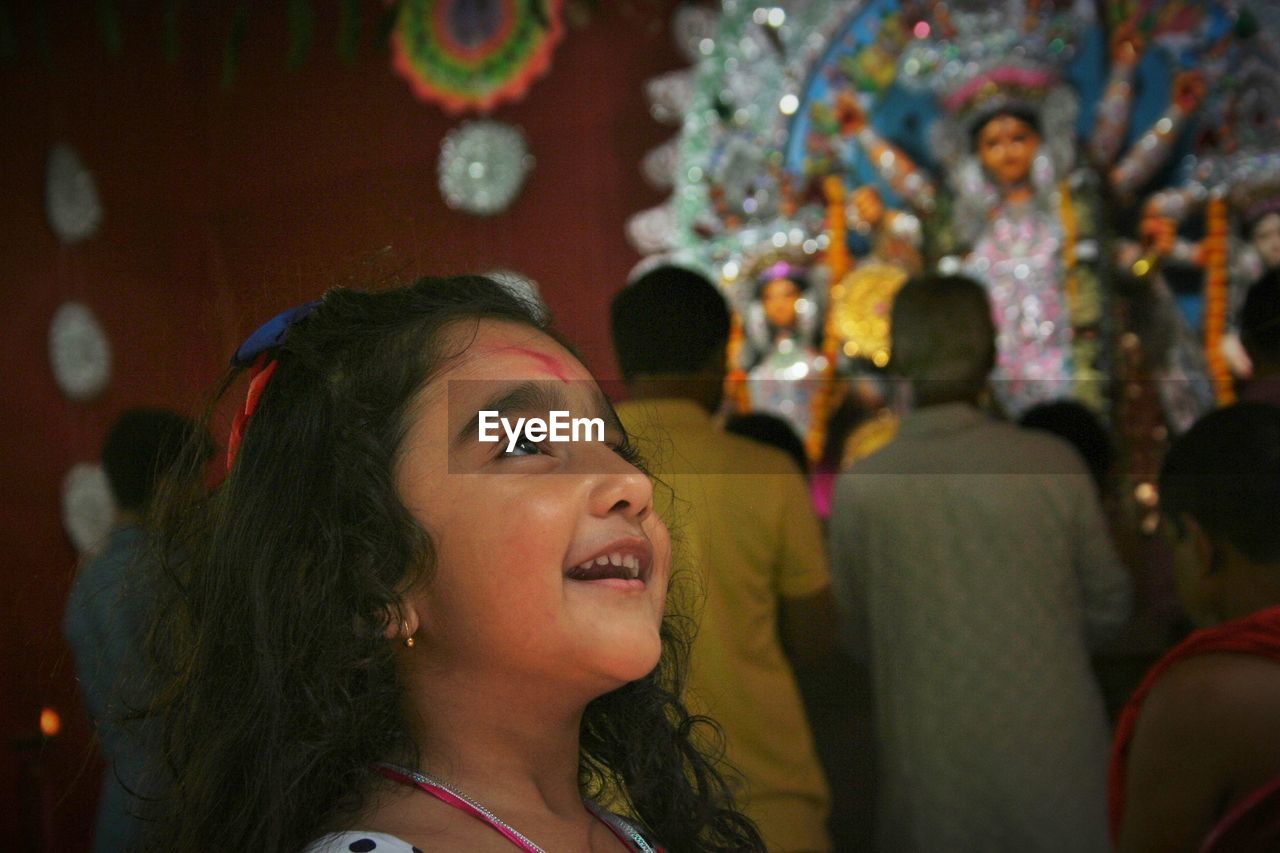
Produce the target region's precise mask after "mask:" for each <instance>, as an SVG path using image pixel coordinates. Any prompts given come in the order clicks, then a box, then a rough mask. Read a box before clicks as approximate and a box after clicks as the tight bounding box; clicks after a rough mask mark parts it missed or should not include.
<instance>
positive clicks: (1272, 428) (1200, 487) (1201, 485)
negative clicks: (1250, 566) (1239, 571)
mask: <svg viewBox="0 0 1280 853" xmlns="http://www.w3.org/2000/svg"><path fill="white" fill-rule="evenodd" d="M1160 503H1161V509H1162V511H1163V512H1164V514H1165V515H1166V516H1167V517H1168V518H1169V519H1170V520H1172V521H1174V522H1175V523H1178V522H1179V520H1180V518H1181V516H1182V515H1183V514H1184V513H1185V514H1186V515H1189V516H1191V517H1192V518H1193V519H1195V520H1196V522H1197V523H1199V525H1200V526H1201V527H1202V528H1204V530H1205V532H1206V533H1208V534H1209V536H1210V537H1211V538H1214V539H1217V540H1220V541H1225V542H1229V543H1230V544H1231V545H1232V546H1234V547H1235V548H1236V550H1238V551H1239V552H1240V553H1241V554H1243V555H1244V556H1246V557H1248V558H1249V559H1250V560H1253V561H1254V562H1258V563H1274V564H1280V407H1276V406H1272V405H1268V404H1266V403H1237V404H1236V405H1234V406H1228V407H1227V408H1225V409H1218V410H1217V411H1214V412H1210V413H1209V414H1208V415H1205V416H1204V417H1203V418H1201V419H1200V420H1199V421H1197V422H1196V423H1195V425H1193V426H1192V427H1191V429H1189V430H1187V432H1186V433H1185V434H1184V435H1183V436H1182V437H1181V438H1179V439H1178V440H1177V441H1176V442H1174V444H1173V447H1171V448H1170V449H1169V452H1168V454H1167V455H1166V456H1165V460H1164V465H1163V466H1162V468H1161V471H1160Z"/></svg>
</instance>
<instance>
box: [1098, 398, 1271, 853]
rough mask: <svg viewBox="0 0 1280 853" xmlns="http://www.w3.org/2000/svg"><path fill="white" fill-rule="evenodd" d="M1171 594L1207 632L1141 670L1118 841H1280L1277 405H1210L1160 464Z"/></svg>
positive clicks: (1126, 734) (1117, 797) (1260, 845)
mask: <svg viewBox="0 0 1280 853" xmlns="http://www.w3.org/2000/svg"><path fill="white" fill-rule="evenodd" d="M1160 496H1161V505H1162V512H1163V515H1164V525H1165V531H1166V535H1168V536H1169V538H1170V540H1171V543H1172V546H1173V551H1174V567H1175V572H1176V573H1177V581H1178V591H1179V596H1180V597H1181V598H1182V600H1183V603H1184V605H1185V606H1186V609H1187V611H1188V614H1189V615H1190V616H1191V617H1192V619H1193V620H1194V621H1195V622H1196V624H1197V625H1201V626H1212V627H1205V628H1203V629H1202V630H1199V631H1196V632H1195V633H1193V634H1191V636H1190V637H1188V638H1187V639H1186V640H1185V641H1184V642H1183V643H1181V644H1180V645H1178V646H1177V647H1175V648H1174V649H1173V650H1172V651H1171V652H1170V653H1169V654H1167V655H1166V656H1165V657H1164V658H1163V659H1161V660H1160V661H1159V662H1158V663H1157V664H1156V665H1155V666H1154V667H1152V669H1151V671H1150V672H1149V673H1147V675H1146V677H1145V678H1144V679H1143V681H1142V683H1141V685H1140V686H1139V687H1138V689H1137V691H1136V692H1135V693H1134V695H1133V697H1132V698H1131V699H1130V700H1129V702H1128V704H1127V705H1126V706H1125V708H1124V710H1123V712H1122V713H1121V716H1120V721H1119V724H1118V726H1117V730H1116V737H1115V742H1114V745H1113V748H1112V756H1111V770H1110V786H1109V787H1110V800H1111V803H1110V805H1111V829H1112V834H1113V836H1114V837H1115V839H1116V841H1117V844H1118V846H1119V849H1120V851H1122V853H1134V851H1147V850H1150V851H1161V853H1176V851H1181V850H1197V849H1198V850H1213V851H1226V850H1231V851H1249V850H1276V849H1278V847H1280V408H1278V407H1275V406H1271V405H1267V404H1263V403H1241V404H1238V405H1235V406H1231V407H1229V408H1226V409H1220V410H1218V411H1216V412H1213V413H1211V414H1209V415H1207V416H1205V417H1204V418H1202V419H1201V420H1200V421H1199V422H1198V423H1196V424H1195V426H1193V427H1192V428H1191V429H1190V430H1188V431H1187V433H1186V434H1185V435H1184V436H1182V438H1180V439H1179V440H1178V441H1177V442H1176V443H1175V444H1174V446H1173V447H1172V448H1171V449H1170V451H1169V454H1168V456H1167V457H1166V459H1165V462H1164V466H1163V469H1162V470H1161V473H1160Z"/></svg>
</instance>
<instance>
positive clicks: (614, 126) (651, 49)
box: [0, 0, 683, 851]
mask: <svg viewBox="0 0 1280 853" xmlns="http://www.w3.org/2000/svg"><path fill="white" fill-rule="evenodd" d="M18 5H23V4H10V8H12V7H13V6H18ZM27 5H34V4H27ZM42 5H44V6H45V8H46V9H48V15H49V21H50V30H49V43H50V45H51V48H52V61H53V67H52V68H51V69H50V68H47V67H45V66H44V64H43V63H42V62H41V61H40V60H39V58H38V55H37V51H36V45H37V43H38V39H37V35H36V32H37V28H36V24H35V18H34V16H33V15H34V13H33V12H32V11H31V10H24V9H17V10H15V15H16V18H15V24H16V27H17V36H18V47H19V56H18V58H17V59H16V61H15V62H13V63H11V64H10V65H8V66H0V140H2V141H0V145H2V146H3V153H4V165H3V167H2V168H0V223H3V229H4V230H3V237H2V238H0V353H3V359H2V360H0V365H2V368H0V388H2V389H3V391H2V392H0V399H2V400H3V402H2V403H0V448H2V449H0V530H2V531H3V535H2V536H0V726H2V728H0V732H2V733H3V736H4V740H3V742H2V743H0V838H6V839H13V838H15V837H19V838H20V837H21V835H20V833H21V832H24V831H26V830H24V829H23V826H24V823H25V822H24V820H22V818H23V817H24V815H22V814H20V811H19V802H20V801H21V800H20V796H19V793H20V792H19V790H18V788H19V784H18V780H19V778H20V775H21V773H22V772H23V771H22V768H21V764H22V759H21V758H20V755H19V753H18V751H17V750H16V748H15V747H14V745H13V744H14V739H15V738H18V737H21V736H23V735H28V734H30V733H33V732H34V731H35V729H36V724H37V719H38V715H39V710H40V708H41V707H42V706H44V705H50V706H53V707H55V708H57V709H58V710H59V711H60V712H62V715H63V718H64V721H65V723H66V726H65V729H64V732H63V734H62V735H61V736H60V737H59V738H58V739H57V740H55V741H54V742H52V743H51V744H49V745H47V746H46V747H45V748H44V749H43V751H42V752H39V753H37V754H38V756H39V758H40V767H41V770H42V772H44V773H45V774H46V777H47V780H48V788H47V791H48V793H49V794H50V801H49V804H48V805H49V808H50V809H51V811H52V816H53V819H52V820H51V821H49V822H50V823H51V824H52V833H53V837H52V838H46V839H44V841H45V846H46V848H47V849H58V850H72V851H74V850H80V849H85V848H86V847H87V843H88V836H89V828H90V826H91V823H92V810H93V806H94V801H95V799H96V788H97V785H98V773H99V771H100V765H99V764H98V763H97V759H96V757H95V756H94V753H93V749H92V745H91V740H90V734H89V728H88V724H87V721H86V719H85V715H84V711H83V709H82V708H81V707H80V704H79V700H78V697H77V695H76V692H75V684H74V680H73V677H72V674H71V665H70V661H69V659H68V656H67V651H66V648H65V645H64V643H63V641H62V639H61V632H60V620H61V614H62V608H63V603H64V601H65V598H66V595H67V591H68V590H69V588H70V584H71V580H72V576H73V573H74V570H75V562H76V557H75V553H74V550H73V548H72V547H71V545H70V543H69V541H68V540H67V537H66V535H65V533H64V532H63V529H62V524H61V513H60V503H59V486H60V483H61V480H62V477H63V475H64V474H65V472H66V471H67V470H68V468H70V466H71V465H73V464H75V463H76V462H81V461H93V460H95V459H96V457H97V452H98V448H99V446H100V443H101V439H102V436H103V434H104V432H105V430H106V428H107V427H108V426H109V425H110V423H111V421H112V420H113V419H114V417H115V416H116V415H118V414H119V412H120V411H121V410H122V409H124V408H126V407H128V406H133V405H141V404H152V405H164V406H171V407H176V408H179V409H184V410H190V409H192V408H193V407H194V406H196V405H197V403H198V402H199V401H200V400H201V398H202V392H203V391H204V390H205V389H207V388H208V386H209V385H210V383H211V382H212V381H213V379H214V377H215V376H216V375H217V374H218V373H219V371H220V370H221V367H222V365H223V364H225V359H226V358H227V356H228V355H229V353H230V351H231V350H232V349H233V348H234V347H235V345H236V344H237V343H238V342H239V340H240V339H241V338H242V337H243V336H244V335H245V334H246V333H247V332H248V331H250V330H251V329H252V328H253V327H254V326H255V325H256V324H257V322H260V321H261V320H262V319H265V317H267V316H269V315H270V314H272V313H274V312H275V311H276V310H279V309H281V308H284V307H286V306H288V305H290V304H293V303H295V302H299V301H302V300H303V299H305V298H308V297H311V296H313V295H315V294H317V293H319V292H320V291H321V290H323V289H324V288H326V287H328V286H330V285H333V284H340V283H352V282H361V281H372V280H376V279H380V278H382V277H384V276H387V275H389V274H400V275H404V276H411V275H414V274H421V273H444V272H461V271H483V270H486V269H491V268H495V267H508V268H511V269H515V270H518V271H520V272H522V273H524V274H526V275H528V276H531V277H532V278H534V279H535V280H536V281H538V282H539V284H540V286H541V287H542V290H543V294H544V296H545V297H546V299H547V301H548V302H549V304H550V306H551V309H552V311H553V313H554V314H555V316H556V318H557V320H558V321H559V324H560V326H561V327H562V328H563V329H564V330H565V331H567V332H568V334H569V336H570V338H571V339H572V340H574V341H575V342H576V343H577V344H578V346H579V347H580V349H581V351H582V352H583V354H584V356H585V358H586V359H587V361H588V362H589V364H590V366H592V367H593V368H594V369H596V370H597V371H602V372H604V373H605V374H607V375H615V373H614V367H613V361H612V358H611V356H610V355H609V347H608V329H607V321H606V310H605V309H606V306H607V304H608V300H609V298H610V297H611V295H612V294H613V293H614V292H616V291H617V289H618V288H619V287H620V286H621V285H622V282H623V281H624V279H625V276H626V274H627V272H628V270H629V269H630V268H631V266H632V265H633V264H634V263H635V262H636V261H637V260H638V258H637V256H636V255H635V253H634V252H633V251H632V250H631V249H630V247H629V246H628V245H627V243H626V240H625V238H624V234H623V226H624V222H625V220H626V218H627V216H628V215H630V214H631V213H633V212H635V211H637V210H640V209H642V208H644V207H648V206H650V205H653V204H656V203H658V202H659V201H660V200H661V198H662V194H661V193H659V192H657V191H655V190H653V189H651V188H649V187H648V186H647V185H645V184H644V182H643V181H642V179H641V177H640V174H639V161H640V158H641V156H642V155H643V154H644V152H645V151H647V150H648V149H649V148H650V147H652V146H654V145H656V144H658V143H659V142H661V141H662V140H663V139H664V138H666V137H667V136H668V135H670V133H671V131H670V129H668V128H663V127H660V126H659V125H657V124H655V123H654V122H653V121H652V120H651V119H650V118H649V116H648V110H647V104H646V103H645V101H644V99H643V92H642V85H643V82H644V81H645V80H646V79H648V78H649V77H652V76H654V75H656V74H658V73H661V72H663V71H666V70H669V69H672V68H675V67H679V66H680V65H682V64H683V63H682V61H681V59H680V58H679V56H678V54H677V53H676V51H675V49H674V47H673V45H672V44H671V39H670V34H669V33H670V29H669V26H668V23H667V21H668V14H669V12H670V9H671V7H672V5H673V2H672V0H606V1H605V2H600V3H597V4H592V5H595V6H597V7H599V8H597V9H596V11H595V12H594V14H593V15H592V17H591V19H590V22H589V23H588V24H587V25H586V26H585V27H582V28H579V29H571V30H570V31H569V33H568V36H567V38H566V40H565V42H564V43H563V44H562V45H561V46H560V48H559V50H558V51H557V53H556V55H555V59H554V64H553V67H552V71H551V73H550V75H549V76H548V77H547V78H545V79H543V80H542V81H540V82H538V83H537V84H535V85H534V87H533V88H532V89H531V91H530V93H529V95H528V96H527V98H526V100H525V101H524V102H523V103H520V104H518V105H515V106H506V107H502V108H500V109H499V110H498V111H497V112H496V113H495V117H496V118H498V119H501V120H504V121H508V122H511V123H514V124H516V125H519V126H520V127H522V128H523V129H524V131H525V133H526V135H527V138H528V140H529V145H530V149H531V151H532V153H533V155H534V157H535V158H536V160H537V162H536V166H535V167H534V169H533V171H532V173H531V174H530V176H529V179H528V182H527V184H526V186H525V188H524V190H523V192H522V193H521V195H520V197H519V198H518V199H517V200H516V202H515V204H514V205H513V206H512V207H511V208H510V210H508V211H507V212H506V213H504V214H502V215H500V216H496V217H492V218H488V219H480V218H474V217H470V216H467V215H463V214H459V213H455V212H453V211H450V210H449V209H448V208H447V207H446V206H445V205H444V202H443V201H442V199H441V198H440V194H439V191H438V189H437V187H436V158H437V152H438V150H439V144H440V140H441V139H442V137H443V136H444V134H445V133H446V132H447V131H448V130H449V129H450V128H452V127H454V126H456V125H457V124H458V122H459V119H456V118H450V117H448V116H446V115H445V114H444V113H443V112H442V111H441V110H440V109H438V108H436V107H435V106H432V105H428V104H424V103H421V102H419V101H418V100H416V99H415V98H414V96H413V95H412V94H411V92H410V90H409V87H408V85H407V84H406V83H404V82H403V81H402V80H401V79H400V78H399V77H398V76H396V75H395V74H394V73H393V72H392V71H391V68H390V60H389V57H388V56H387V55H386V54H385V53H383V52H381V51H380V50H379V49H378V48H377V47H376V45H375V44H374V43H373V42H374V39H373V30H374V29H375V27H376V19H377V17H378V14H379V11H380V5H379V4H376V3H367V4H366V7H367V8H366V9H365V15H366V20H365V22H364V28H363V32H364V37H363V40H362V42H361V49H360V53H359V57H358V59H357V61H356V62H355V63H354V64H353V65H346V64H344V63H343V62H342V61H341V60H340V59H339V58H338V56H337V52H336V50H335V49H334V47H333V45H334V43H335V39H336V28H337V7H338V6H339V4H338V3H322V2H315V3H313V4H312V6H313V8H314V9H315V11H316V14H317V16H318V20H317V24H316V32H315V42H314V46H313V48H312V51H311V55H310V57H309V58H308V60H307V62H306V64H305V65H304V66H303V67H302V68H301V69H299V70H298V71H296V72H290V71H288V70H287V69H286V54H287V44H288V38H287V31H286V24H285V17H284V13H283V11H276V10H272V11H265V10H257V11H255V12H254V13H253V14H252V15H251V17H250V18H249V22H248V23H249V26H248V36H247V39H246V40H245V42H244V46H243V53H242V59H241V63H240V68H239V73H238V75H237V77H236V79H235V81H234V83H233V85H232V86H231V88H230V89H223V88H222V87H221V86H220V82H219V81H220V76H221V70H222V69H221V57H222V50H223V47H224V44H225V38H226V34H227V33H228V31H229V29H230V26H231V14H230V10H231V8H232V6H233V5H234V4H232V3H230V2H222V3H217V4H209V5H212V6H215V7H217V8H216V10H215V11H212V12H207V11H203V10H204V7H205V4H180V5H181V6H182V8H183V9H184V10H185V11H184V18H183V22H182V23H183V29H182V38H183V48H182V52H181V54H180V56H179V59H178V61H177V62H175V63H169V62H167V61H166V60H165V59H164V58H163V53H162V50H161V47H160V44H161V38H160V22H161V19H162V15H163V8H164V5H165V4H163V3H160V2H146V3H140V4H139V3H134V4H124V3H118V4H116V6H117V7H118V8H123V9H125V11H126V16H125V19H124V46H123V50H122V52H121V53H120V54H119V55H118V56H111V55H109V53H108V51H107V49H106V47H105V45H104V43H103V40H102V39H101V37H100V35H99V30H98V24H97V18H96V16H95V13H94V9H95V4H83V3H80V4H72V3H67V2H58V3H53V2H49V3H45V4H42ZM272 5H274V6H275V7H276V9H282V8H283V6H284V4H272ZM197 7H198V8H197ZM58 141H66V142H68V143H70V144H71V145H73V146H74V147H75V148H76V149H77V150H78V151H79V153H80V155H81V157H82V159H83V160H84V162H85V164H86V165H87V166H88V168H89V169H90V170H91V171H92V172H93V173H94V175H95V177H96V179H97V185H98V189H99V192H100V194H101V196H102V199H103V203H104V208H105V218H104V220H103V224H102V228H101V230H100V232H99V233H98V234H97V236H95V237H93V238H91V239H90V240H88V241H86V242H84V243H81V244H79V245H76V246H71V247H63V246H61V245H60V244H59V243H58V241H57V240H56V238H55V237H54V235H53V233H52V231H51V230H50V229H49V227H48V225H47V224H46V221H45V217H44V210H43V182H44V166H45V159H46V157H47V154H48V150H49V148H50V146H51V145H53V144H54V143H56V142H58ZM73 298H74V299H79V300H83V301H85V302H87V303H89V305H90V306H91V307H92V308H93V310H94V311H95V312H96V314H97V316H98V318H99V320H100V321H101V322H102V324H103V326H104V327H105V329H106V331H107V334H108V336H109V337H110V339H111V344H112V347H113V357H114V361H113V372H114V375H113V379H112V382H111V386H110V388H109V390H108V391H107V392H106V393H105V394H104V395H103V396H102V397H100V398H98V399H96V400H94V401H92V402H90V403H87V404H85V403H72V402H70V401H68V400H66V399H65V398H64V397H63V396H62V395H61V394H60V393H59V391H58V390H57V388H56V386H55V385H54V381H53V376H52V373H51V371H50V368H49V366H48V356H47V343H46V336H47V330H48V324H49V320H50V318H51V316H52V314H53V311H54V309H55V308H56V307H57V306H58V305H59V304H60V303H61V302H63V301H65V300H68V299H73ZM27 755H28V756H30V755H31V753H27Z"/></svg>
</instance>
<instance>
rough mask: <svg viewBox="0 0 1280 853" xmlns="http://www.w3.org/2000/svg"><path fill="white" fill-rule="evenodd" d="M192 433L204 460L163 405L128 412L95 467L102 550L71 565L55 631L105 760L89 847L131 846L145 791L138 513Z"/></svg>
mask: <svg viewBox="0 0 1280 853" xmlns="http://www.w3.org/2000/svg"><path fill="white" fill-rule="evenodd" d="M196 436H199V440H200V441H202V442H203V443H204V444H205V445H206V454H205V455H206V458H207V457H208V456H209V455H211V454H212V452H213V442H212V440H211V439H210V438H209V437H208V435H207V434H202V433H201V432H200V430H199V428H198V427H197V426H196V425H195V424H194V423H193V422H192V421H190V420H188V419H187V418H184V417H183V416H181V415H179V414H177V413H176V412H171V411H167V410H165V409H147V408H140V409H130V410H128V411H126V412H125V413H124V414H123V415H121V416H120V418H119V419H118V420H117V421H116V422H115V425H114V426H112V427H111V431H110V432H109V433H108V434H107V439H106V442H105V443H104V444H103V447H102V467H103V469H104V470H105V472H106V475H107V482H108V484H109V485H110V487H111V493H112V495H113V496H114V498H115V501H116V517H115V523H114V527H113V529H112V531H111V535H110V538H109V540H108V541H107V544H106V547H105V548H104V549H103V551H102V552H101V553H100V554H98V555H97V556H96V557H94V558H92V559H91V560H89V561H88V562H86V563H85V564H83V565H82V566H81V567H80V571H79V573H78V574H77V576H76V579H75V584H74V585H73V586H72V589H71V596H70V598H69V599H68V601H67V608H66V612H65V614H64V616H63V623H62V627H63V632H64V633H65V634H66V637H67V642H68V643H69V644H70V646H71V651H72V654H73V655H74V657H75V667H76V677H77V679H78V681H79V683H80V695H81V697H82V698H83V699H84V704H85V707H86V708H87V709H88V711H89V716H90V718H91V719H92V720H93V722H94V725H95V727H96V729H97V735H98V746H99V748H100V749H101V751H102V757H103V759H104V760H105V761H106V765H107V767H106V771H105V773H104V775H103V779H102V793H101V797H100V799H99V802H98V816H97V821H96V826H95V830H94V841H93V849H94V850H95V851H100V853H120V851H130V850H134V849H136V848H137V846H138V844H139V843H140V838H141V833H142V830H143V829H144V823H143V819H142V817H141V814H142V813H143V812H144V811H145V809H146V806H147V802H146V800H147V798H148V791H149V790H154V788H152V786H153V785H154V779H153V776H152V774H153V773H154V771H155V768H154V767H153V766H152V758H153V756H154V755H155V751H154V745H153V744H152V743H151V742H150V740H149V739H150V738H151V737H152V736H153V735H151V733H150V732H151V729H150V728H149V727H148V724H147V723H145V722H143V721H140V720H138V719H135V717H136V716H137V715H138V714H140V713H141V712H142V711H143V710H145V709H146V708H147V706H148V704H149V703H150V701H151V699H152V698H153V697H152V691H153V689H154V680H153V679H152V677H151V676H150V674H149V665H148V661H149V660H150V658H149V657H148V654H147V649H146V638H147V632H148V630H149V626H150V622H151V619H152V616H153V613H152V607H153V602H154V600H155V599H154V594H153V590H152V589H150V587H149V585H148V583H147V581H148V578H147V576H146V571H145V566H144V563H145V561H147V560H149V558H150V557H149V549H150V547H151V543H150V536H149V534H148V532H147V526H146V521H147V511H148V509H149V507H150V505H151V500H152V498H153V497H154V496H155V495H156V493H157V491H158V490H159V489H160V487H161V484H162V483H163V481H164V479H165V476H166V473H167V472H168V471H169V470H170V469H172V468H173V466H174V464H175V463H176V462H177V461H178V458H179V455H180V454H181V452H182V450H183V448H184V447H186V446H187V444H188V443H189V442H190V441H192V440H194V439H195V438H196Z"/></svg>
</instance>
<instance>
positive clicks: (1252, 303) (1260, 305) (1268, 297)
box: [1240, 269, 1280, 405]
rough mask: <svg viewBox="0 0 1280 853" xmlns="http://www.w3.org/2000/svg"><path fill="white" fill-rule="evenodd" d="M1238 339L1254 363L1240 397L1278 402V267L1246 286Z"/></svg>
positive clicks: (1279, 350)
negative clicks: (1251, 285)
mask: <svg viewBox="0 0 1280 853" xmlns="http://www.w3.org/2000/svg"><path fill="white" fill-rule="evenodd" d="M1240 341H1241V343H1242V344H1243V345H1244V350H1245V352H1246V353H1247V354H1248V355H1249V361H1250V362H1252V364H1253V373H1252V376H1251V377H1250V378H1249V379H1248V380H1246V382H1245V384H1244V387H1243V389H1242V390H1241V392H1240V397H1241V399H1242V400H1247V401H1251V402H1255V403H1272V404H1274V405H1280V269H1272V270H1269V271H1268V272H1267V273H1266V274H1264V275H1263V276H1262V277H1261V278H1260V279H1258V281H1257V283H1256V284H1254V286H1253V287H1251V288H1249V292H1248V294H1246V296H1245V298H1244V306H1243V307H1242V308H1241V309H1240Z"/></svg>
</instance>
